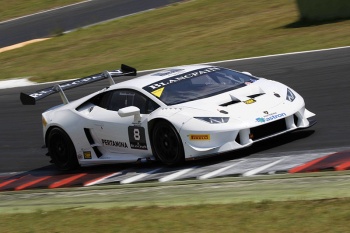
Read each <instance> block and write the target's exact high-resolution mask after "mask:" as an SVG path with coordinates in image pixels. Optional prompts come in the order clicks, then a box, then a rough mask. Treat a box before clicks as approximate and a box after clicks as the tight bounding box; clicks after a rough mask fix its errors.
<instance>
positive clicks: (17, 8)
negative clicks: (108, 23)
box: [0, 0, 83, 22]
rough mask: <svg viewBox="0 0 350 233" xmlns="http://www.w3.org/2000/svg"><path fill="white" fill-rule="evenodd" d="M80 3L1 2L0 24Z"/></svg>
mask: <svg viewBox="0 0 350 233" xmlns="http://www.w3.org/2000/svg"><path fill="white" fill-rule="evenodd" d="M82 1H83V0H11V1H6V0H3V1H1V4H0V12H1V14H0V22H1V21H5V20H9V19H13V18H16V17H21V16H24V15H29V14H34V13H37V12H40V11H44V10H49V9H52V8H55V7H60V6H65V5H69V4H73V3H77V2H82Z"/></svg>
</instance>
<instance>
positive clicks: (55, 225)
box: [0, 199, 350, 233]
mask: <svg viewBox="0 0 350 233" xmlns="http://www.w3.org/2000/svg"><path fill="white" fill-rule="evenodd" d="M349 202H350V199H341V200H317V201H298V202H293V201H288V202H269V201H264V202H260V203H251V202H246V203H241V204H228V205H195V206H177V207H157V206H149V207H128V208H112V209H107V210H106V209H105V210H96V209H82V210H71V209H66V210H58V211H50V212H45V211H40V210H38V211H37V212H35V213H33V214H10V215H0V216H1V218H0V228H1V232H2V233H15V232H75V231H78V230H79V231H80V232H84V233H89V232H106V233H108V232H133V233H134V232H135V233H136V232H221V233H222V232H264V233H272V232H276V233H283V232H288V233H289V232H299V233H303V232H332V233H335V232H339V233H340V232H348V230H349V226H350V225H349V218H350V209H349Z"/></svg>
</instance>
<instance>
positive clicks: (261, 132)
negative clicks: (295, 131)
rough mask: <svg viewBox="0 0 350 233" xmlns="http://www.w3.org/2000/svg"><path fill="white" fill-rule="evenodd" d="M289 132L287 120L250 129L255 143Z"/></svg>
mask: <svg viewBox="0 0 350 233" xmlns="http://www.w3.org/2000/svg"><path fill="white" fill-rule="evenodd" d="M285 130H287V126H286V122H285V119H280V120H277V121H273V122H271V123H267V124H264V125H261V126H257V127H254V128H251V129H250V133H251V134H253V141H256V140H259V139H261V138H264V137H268V136H270V135H273V134H276V133H279V132H283V131H285Z"/></svg>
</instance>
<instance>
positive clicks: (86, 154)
mask: <svg viewBox="0 0 350 233" xmlns="http://www.w3.org/2000/svg"><path fill="white" fill-rule="evenodd" d="M83 153H84V159H92V157H91V151H84V152H83Z"/></svg>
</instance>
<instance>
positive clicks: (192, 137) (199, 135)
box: [189, 134, 210, 141]
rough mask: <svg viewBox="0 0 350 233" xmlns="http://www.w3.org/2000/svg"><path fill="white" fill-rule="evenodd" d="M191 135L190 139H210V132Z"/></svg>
mask: <svg viewBox="0 0 350 233" xmlns="http://www.w3.org/2000/svg"><path fill="white" fill-rule="evenodd" d="M189 137H190V140H197V141H207V140H210V134H190V135H189Z"/></svg>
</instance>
